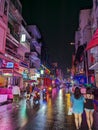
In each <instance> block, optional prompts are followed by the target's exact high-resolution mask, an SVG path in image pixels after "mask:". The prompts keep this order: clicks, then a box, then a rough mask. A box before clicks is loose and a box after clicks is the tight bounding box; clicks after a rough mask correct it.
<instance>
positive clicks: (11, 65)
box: [6, 62, 14, 68]
mask: <svg viewBox="0 0 98 130" xmlns="http://www.w3.org/2000/svg"><path fill="white" fill-rule="evenodd" d="M13 67H14V63H12V62H7V65H6V68H13Z"/></svg>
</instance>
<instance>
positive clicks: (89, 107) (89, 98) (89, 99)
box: [84, 87, 94, 130]
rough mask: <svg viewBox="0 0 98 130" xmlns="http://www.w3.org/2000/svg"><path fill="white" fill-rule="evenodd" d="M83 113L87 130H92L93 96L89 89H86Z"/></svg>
mask: <svg viewBox="0 0 98 130" xmlns="http://www.w3.org/2000/svg"><path fill="white" fill-rule="evenodd" d="M85 100H86V102H85V104H84V108H85V113H86V120H87V125H88V128H89V130H92V126H93V113H94V95H93V93H92V90H91V88H89V87H88V88H87V89H86V95H85Z"/></svg>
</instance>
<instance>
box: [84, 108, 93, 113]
mask: <svg viewBox="0 0 98 130" xmlns="http://www.w3.org/2000/svg"><path fill="white" fill-rule="evenodd" d="M85 111H88V112H89V111H91V112H94V109H88V108H85Z"/></svg>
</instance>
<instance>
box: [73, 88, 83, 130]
mask: <svg viewBox="0 0 98 130" xmlns="http://www.w3.org/2000/svg"><path fill="white" fill-rule="evenodd" d="M84 102H85V98H84V96H83V95H82V94H81V90H80V88H79V87H76V88H75V91H74V94H72V96H71V107H72V110H73V114H74V118H75V125H76V129H77V130H79V129H80V128H81V123H82V113H83V110H84Z"/></svg>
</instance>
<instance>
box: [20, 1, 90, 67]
mask: <svg viewBox="0 0 98 130" xmlns="http://www.w3.org/2000/svg"><path fill="white" fill-rule="evenodd" d="M21 3H22V8H23V11H22V12H23V17H24V19H25V21H26V22H27V24H35V25H37V26H38V28H39V29H40V31H41V34H42V36H43V39H44V42H45V44H46V46H47V48H48V53H49V56H50V59H51V61H53V62H58V64H59V66H60V67H61V68H63V70H66V68H67V67H71V60H72V59H71V58H72V54H73V53H74V46H71V45H70V44H69V43H70V42H74V37H75V35H74V34H75V30H77V28H78V19H79V17H78V16H79V10H80V9H83V8H91V7H92V0H28V1H27V0H21Z"/></svg>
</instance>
